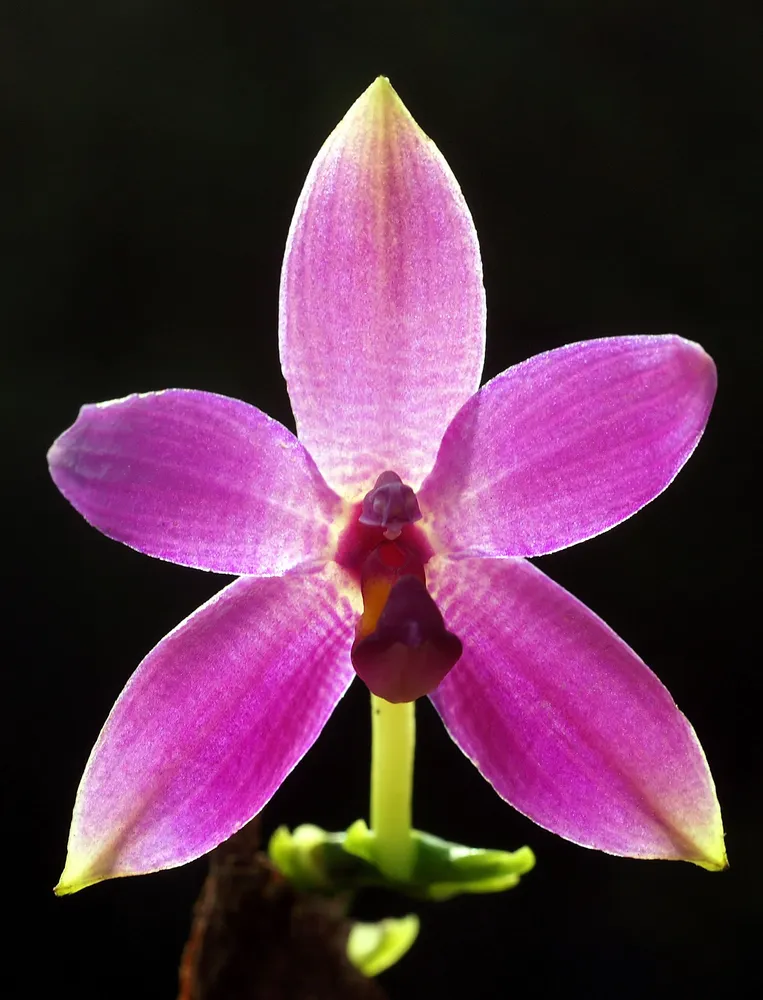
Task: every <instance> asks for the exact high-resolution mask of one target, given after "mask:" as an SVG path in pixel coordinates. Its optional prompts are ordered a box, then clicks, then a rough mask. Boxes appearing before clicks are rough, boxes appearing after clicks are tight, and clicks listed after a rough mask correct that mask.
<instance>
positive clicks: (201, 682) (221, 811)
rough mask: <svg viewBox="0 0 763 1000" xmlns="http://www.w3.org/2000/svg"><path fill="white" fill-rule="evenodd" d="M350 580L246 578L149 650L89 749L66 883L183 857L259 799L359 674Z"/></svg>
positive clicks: (72, 886) (335, 576)
mask: <svg viewBox="0 0 763 1000" xmlns="http://www.w3.org/2000/svg"><path fill="white" fill-rule="evenodd" d="M342 586H343V584H342V579H341V577H340V576H339V571H337V570H336V569H333V570H332V569H326V570H324V572H322V573H316V574H312V575H305V576H302V575H298V574H293V575H290V576H288V577H284V578H278V577H272V578H260V579H257V578H252V577H249V578H246V577H244V578H241V579H239V580H236V581H235V582H234V583H232V584H230V586H228V587H226V588H225V589H224V590H223V591H221V592H220V593H219V594H218V595H217V596H216V597H213V598H212V600H211V601H209V602H208V603H207V604H205V605H204V606H203V607H201V608H200V609H199V610H198V611H196V612H195V613H194V614H193V615H191V616H190V617H189V618H187V619H186V620H185V621H184V622H183V623H182V624H180V625H179V626H178V627H177V628H176V629H175V630H174V631H173V632H170V634H169V635H168V636H166V637H165V638H164V639H163V640H162V641H161V642H160V643H159V645H158V646H156V648H155V649H154V650H153V651H152V652H151V653H149V655H148V656H147V657H146V658H145V660H143V662H142V663H141V665H140V666H139V667H138V669H137V671H136V672H135V674H133V676H132V678H131V679H130V681H129V683H128V684H127V687H126V688H125V690H124V691H123V692H122V694H121V695H120V697H119V699H118V701H117V703H116V704H115V706H114V708H113V709H112V712H111V715H110V716H109V718H108V720H107V722H106V725H105V726H104V728H103V730H102V732H101V735H100V736H99V737H98V742H97V743H96V745H95V747H94V749H93V752H92V754H91V755H90V760H89V761H88V765H87V768H86V769H85V774H84V776H83V778H82V783H81V784H80V788H79V792H78V794H77V802H76V805H75V807H74V818H73V821H72V828H71V833H70V837H69V850H68V855H67V860H66V868H65V870H64V873H63V875H62V876H61V882H60V884H59V886H58V888H57V891H58V892H64V893H65V892H74V891H76V890H77V889H81V888H83V887H84V886H86V885H91V884H92V883H93V882H99V881H101V880H102V879H105V878H113V877H115V876H120V875H135V874H140V873H145V872H150V871H157V870H158V869H162V868H173V867H175V866H176V865H181V864H184V863H185V862H187V861H190V860H192V859H193V858H196V857H198V856H199V855H201V854H204V853H205V852H206V851H209V850H211V849H212V848H213V847H215V845H217V844H219V843H220V842H221V841H222V840H225V839H226V838H227V837H229V836H231V834H233V833H234V832H235V831H236V830H238V829H239V828H240V827H241V826H243V824H244V823H246V822H248V820H250V819H251V818H252V817H253V816H254V815H256V813H258V812H259V811H260V809H262V807H263V806H264V805H265V803H266V802H267V801H268V799H269V798H270V797H271V795H273V793H274V792H275V791H276V789H277V788H278V786H279V785H280V784H281V782H282V781H283V780H284V778H285V777H286V775H287V774H288V773H289V772H290V771H291V770H292V768H293V767H294V766H295V765H296V764H297V763H298V761H299V760H300V759H301V758H302V756H303V755H304V754H305V752H306V751H307V750H308V749H309V748H310V747H311V746H312V744H313V742H314V741H315V739H316V737H317V736H318V734H319V733H320V731H321V730H322V729H323V726H324V725H325V723H326V720H327V719H328V717H329V716H330V715H331V712H332V711H333V709H334V706H335V705H336V703H337V702H338V701H339V699H340V698H341V697H342V695H343V694H344V692H345V690H346V689H347V687H348V685H349V684H350V681H351V680H352V677H353V669H352V665H351V663H350V645H351V643H352V638H353V620H354V614H353V612H352V610H351V607H350V603H349V601H348V600H347V599H345V598H344V597H343V596H342V594H341V590H342Z"/></svg>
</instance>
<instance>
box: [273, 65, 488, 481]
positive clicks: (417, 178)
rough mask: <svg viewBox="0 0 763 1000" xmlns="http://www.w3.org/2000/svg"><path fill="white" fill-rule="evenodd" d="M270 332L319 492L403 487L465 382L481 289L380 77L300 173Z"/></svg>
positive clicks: (436, 176) (446, 173)
mask: <svg viewBox="0 0 763 1000" xmlns="http://www.w3.org/2000/svg"><path fill="white" fill-rule="evenodd" d="M279 329H280V349H281V364H282V367H283V371H284V375H285V376H286V381H287V386H288V390H289V396H290V398H291V404H292V408H293V410H294V416H295V419H296V423H297V432H298V436H299V439H300V441H302V443H303V444H304V445H305V446H306V447H307V448H308V449H309V451H310V454H311V455H312V456H313V458H314V459H315V461H316V463H317V465H318V468H319V469H320V470H321V473H322V474H323V476H324V477H325V478H326V481H327V482H328V483H329V485H330V486H332V488H333V489H335V490H336V491H337V492H338V493H340V494H342V495H344V496H346V497H347V498H348V499H360V498H361V497H362V495H363V494H364V493H365V492H366V491H368V490H369V489H370V488H371V486H372V485H373V482H374V479H375V478H376V476H377V475H378V474H379V471H380V470H383V469H390V468H392V469H395V470H396V471H397V472H398V473H399V474H400V476H401V477H402V479H403V480H404V481H405V482H407V483H410V485H411V486H412V487H413V489H414V490H415V489H417V487H418V486H419V485H420V483H421V481H422V479H423V478H424V476H425V475H426V473H427V472H428V471H429V470H430V469H431V467H432V465H433V464H434V459H435V455H436V454H437V448H438V446H439V443H440V439H441V438H442V435H443V432H444V431H445V428H446V427H447V425H448V422H449V421H450V419H451V417H453V415H454V414H455V413H456V411H457V410H458V408H459V407H460V406H461V405H462V403H464V402H465V401H466V400H467V399H468V398H469V396H470V395H471V394H472V393H473V392H474V391H475V389H476V388H477V386H478V385H479V380H480V375H481V372H482V364H483V360H484V350H485V293H484V288H483V286H482V265H481V261H480V254H479V246H478V243H477V234H476V232H475V229H474V224H473V222H472V218H471V215H470V214H469V209H468V208H467V206H466V203H465V201H464V198H463V195H462V194H461V191H460V189H459V186H458V183H457V182H456V179H455V178H454V176H453V174H452V173H451V171H450V169H449V167H448V165H447V163H446V162H445V160H444V159H443V157H442V155H441V154H440V152H439V151H438V150H437V147H436V146H435V145H434V143H433V142H432V141H431V140H430V139H429V138H427V136H426V135H425V134H424V133H423V132H422V131H421V129H420V128H419V127H418V125H417V124H416V122H415V121H414V120H413V118H412V117H411V115H410V113H409V112H408V111H407V109H406V108H405V107H404V105H403V103H402V102H401V100H400V98H399V97H398V96H397V94H396V93H395V91H394V90H393V89H392V87H391V86H390V84H389V81H388V80H386V79H385V78H383V77H379V79H377V80H376V81H375V82H374V83H373V84H371V86H370V87H369V88H368V89H367V90H366V91H365V93H364V94H362V95H361V96H360V97H359V98H358V100H357V101H356V102H355V104H354V105H353V106H352V107H351V108H350V110H349V111H348V112H347V114H346V115H345V117H344V118H343V119H342V121H341V122H340V123H339V125H338V126H337V127H336V129H335V130H334V131H333V132H332V133H331V135H330V136H329V138H328V139H327V140H326V142H325V144H324V146H323V148H322V149H321V150H320V152H319V153H318V156H317V157H316V159H315V162H314V163H313V165H312V167H311V169H310V173H309V175H308V177H307V180H306V182H305V186H304V189H303V191H302V194H301V196H300V198H299V202H298V204H297V207H296V211H295V213H294V219H293V221H292V225H291V229H290V232H289V238H288V242H287V246H286V254H285V257H284V263H283V272H282V277H281V300H280V327H279Z"/></svg>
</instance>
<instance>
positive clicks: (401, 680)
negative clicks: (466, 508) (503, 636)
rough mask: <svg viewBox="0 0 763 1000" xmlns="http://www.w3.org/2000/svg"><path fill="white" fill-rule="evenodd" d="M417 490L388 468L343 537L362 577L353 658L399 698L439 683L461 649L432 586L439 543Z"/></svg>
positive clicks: (342, 556)
mask: <svg viewBox="0 0 763 1000" xmlns="http://www.w3.org/2000/svg"><path fill="white" fill-rule="evenodd" d="M420 518H421V511H420V510H419V505H418V501H417V500H416V494H415V493H414V492H413V490H412V489H411V487H410V486H406V485H405V484H404V483H403V482H402V480H401V479H400V476H398V475H397V474H396V473H394V472H383V473H382V474H381V475H380V476H379V478H378V479H377V480H376V484H375V485H374V488H373V489H372V490H371V491H370V492H369V493H368V494H367V495H366V496H365V497H364V499H363V502H362V504H361V505H360V511H359V515H358V519H357V522H355V523H354V524H353V525H351V526H350V529H348V532H347V533H346V535H345V537H344V538H343V539H342V541H341V542H340V546H339V551H338V553H337V562H339V563H340V564H341V565H343V566H345V568H346V569H349V570H350V571H351V572H354V573H356V574H357V575H358V577H359V583H360V589H361V593H362V595H363V614H362V615H361V617H360V619H359V621H358V624H357V626H356V632H355V642H354V643H353V646H352V663H353V666H354V667H355V671H356V673H357V674H358V676H359V677H360V679H361V680H362V681H363V682H364V683H365V684H366V686H367V687H368V688H369V690H370V691H371V692H372V694H375V695H376V696H377V697H379V698H384V699H385V700H386V701H389V702H393V703H396V704H397V703H400V702H407V701H415V700H416V698H420V697H422V696H423V695H425V694H429V692H430V691H433V690H434V689H435V688H436V687H437V685H438V684H439V683H440V682H441V681H442V680H443V678H444V677H445V675H446V674H447V673H448V671H449V670H450V669H451V668H452V667H453V666H454V665H455V663H456V662H457V661H458V659H459V658H460V656H461V653H462V650H463V647H462V645H461V641H460V640H459V639H458V637H457V636H455V635H453V633H451V632H449V631H448V630H447V629H446V627H445V622H444V621H443V617H442V615H441V613H440V611H439V609H438V607H437V605H436V604H435V602H434V601H433V600H432V597H431V596H430V594H429V592H428V590H427V586H426V572H425V569H424V566H425V564H426V563H427V562H428V561H429V559H430V557H431V555H432V551H431V549H430V547H429V545H428V543H427V541H426V538H425V537H424V535H423V533H422V532H421V531H420V529H418V528H416V527H414V522H415V521H418V520H420Z"/></svg>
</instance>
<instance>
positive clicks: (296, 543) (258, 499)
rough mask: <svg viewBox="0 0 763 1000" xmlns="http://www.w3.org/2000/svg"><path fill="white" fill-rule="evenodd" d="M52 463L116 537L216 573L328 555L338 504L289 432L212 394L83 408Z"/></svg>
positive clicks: (268, 570)
mask: <svg viewBox="0 0 763 1000" xmlns="http://www.w3.org/2000/svg"><path fill="white" fill-rule="evenodd" d="M48 462H49V464H50V472H51V475H52V477H53V480H54V482H55V484H56V486H58V488H59V489H60V490H61V492H62V493H63V495H64V496H65V497H66V498H67V500H69V501H70V502H71V503H72V504H73V505H74V507H76V509H77V510H78V511H79V512H80V513H81V514H82V515H84V517H86V518H87V520H88V521H89V522H90V523H91V524H93V525H95V527H96V528H98V529H99V530H100V531H102V532H104V534H106V535H108V536H109V537H110V538H115V539H117V540H118V541H120V542H125V543H126V544H127V545H130V546H132V547H133V548H135V549H138V550H139V551H140V552H146V553H148V555H152V556H158V557H159V558H160V559H168V560H170V561H172V562H177V563H182V564H183V565H185V566H196V567H198V568H200V569H209V570H215V571H217V572H219V573H236V574H252V575H258V576H265V575H269V574H276V573H281V572H283V571H285V570H287V569H291V568H292V567H294V566H298V565H303V566H305V565H308V564H320V563H322V562H324V561H325V559H326V557H327V553H328V551H329V544H330V537H329V529H330V525H331V523H332V521H333V520H334V518H335V517H337V516H338V513H339V511H340V510H341V501H340V500H339V498H338V497H337V496H336V494H334V493H333V492H332V491H331V490H330V489H329V488H328V487H327V486H326V484H325V482H324V481H323V480H322V479H321V477H320V474H319V473H318V470H317V469H316V467H315V463H314V462H313V460H312V459H311V458H310V456H309V455H308V453H307V452H306V451H305V449H304V448H303V447H302V445H301V444H300V443H299V442H298V441H297V439H296V438H295V437H294V435H293V434H291V433H290V432H289V431H288V430H286V428H285V427H283V426H282V425H281V424H279V423H278V422H277V421H275V420H271V419H270V417H268V416H266V415H265V414H264V413H262V412H261V411H260V410H257V409H255V408H254V407H253V406H248V405H247V404H246V403H242V402H240V401H239V400H237V399H229V398H228V397H226V396H217V395H214V394H213V393H209V392H194V391H192V390H189V389H168V390H166V391H165V392H148V393H144V394H141V395H134V396H127V397H126V398H125V399H117V400H114V401H112V402H109V403H98V404H95V405H91V406H83V408H82V409H81V411H80V414H79V417H78V418H77V420H76V422H75V423H74V424H73V425H72V426H71V427H70V428H69V429H68V430H67V431H65V432H64V433H63V434H62V435H61V437H59V438H58V440H57V441H56V442H55V443H54V444H53V447H52V448H51V449H50V452H49V453H48Z"/></svg>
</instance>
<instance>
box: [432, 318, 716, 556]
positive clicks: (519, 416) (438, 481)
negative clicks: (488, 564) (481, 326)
mask: <svg viewBox="0 0 763 1000" xmlns="http://www.w3.org/2000/svg"><path fill="white" fill-rule="evenodd" d="M715 386H716V373H715V365H714V364H713V362H712V359H711V358H710V357H708V355H707V354H705V352H704V351H703V350H702V348H701V347H699V346H698V345H697V344H693V343H691V342H690V341H688V340H682V339H681V338H680V337H674V336H665V337H615V338H610V339H605V340H589V341H585V342H583V343H580V344H570V345H569V346H568V347H562V348H560V349H559V350H556V351H549V352H548V353H547V354H539V355H538V356H537V357H534V358H530V360H529V361H525V362H524V363H523V364H521V365H517V366H516V367H514V368H509V369H508V371H505V372H504V373H503V374H502V375H499V376H498V377H497V378H494V379H493V380H492V382H489V383H488V384H487V385H486V386H484V387H483V388H482V389H481V390H480V392H479V393H478V394H477V395H476V396H474V397H472V399H470V400H469V402H468V403H467V404H466V405H465V406H464V407H463V408H462V409H461V411H460V412H459V413H458V415H457V416H456V418H455V419H454V420H453V422H452V423H451V425H450V427H449V428H448V430H447V432H446V434H445V438H444V440H443V442H442V447H441V448H440V453H439V455H438V456H437V463H436V465H435V468H434V470H433V472H432V474H431V475H430V476H429V477H428V478H427V480H426V482H425V483H424V486H423V487H422V489H421V491H420V493H419V497H418V499H419V504H420V507H421V512H422V514H423V515H424V518H425V524H427V523H428V524H429V527H430V529H431V530H432V531H433V533H434V535H435V536H436V544H437V545H438V547H439V549H440V551H445V552H449V553H457V552H460V553H467V554H470V555H489V556H496V555H499V556H505V555H509V556H512V555H513V556H517V555H520V556H532V555H542V554H543V553H546V552H553V551H555V550H556V549H563V548H565V547H566V546H568V545H574V544H575V543H576V542H580V541H583V539H585V538H590V537H591V536H593V535H597V534H599V533H600V532H602V531H606V530H607V528H611V527H612V526H613V525H615V524H618V523H619V522H620V521H623V520H624V519H625V518H627V517H630V516H631V514H634V513H635V512H636V511H637V510H639V508H640V507H643V506H644V504H646V503H649V501H650V500H653V499H654V497H656V496H657V495H658V494H659V493H661V492H662V491H663V490H664V489H665V487H666V486H668V484H669V483H670V482H671V481H672V480H673V478H674V477H675V476H676V474H677V473H678V471H679V470H680V468H681V466H682V465H683V464H684V462H685V461H686V460H687V458H688V457H689V455H691V453H692V451H693V450H694V448H695V446H696V444H697V442H698V441H699V439H700V437H701V436H702V432H703V430H704V428H705V424H706V422H707V418H708V416H709V413H710V408H711V406H712V403H713V396H714V395H715Z"/></svg>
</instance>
